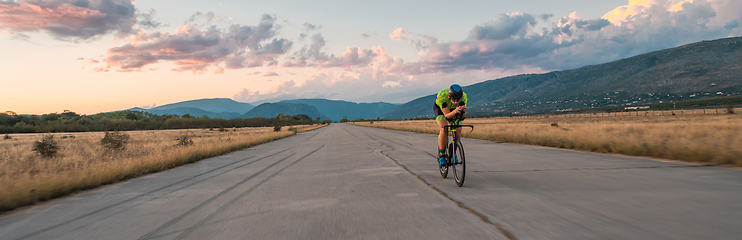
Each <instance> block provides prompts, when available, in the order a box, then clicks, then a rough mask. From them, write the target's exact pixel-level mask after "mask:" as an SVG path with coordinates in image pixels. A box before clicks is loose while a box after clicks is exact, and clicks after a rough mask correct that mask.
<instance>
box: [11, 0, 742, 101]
mask: <svg viewBox="0 0 742 240" xmlns="http://www.w3.org/2000/svg"><path fill="white" fill-rule="evenodd" d="M741 22H742V1H739V0H629V1H626V0H600V1H595V0H563V1H546V0H520V1H499V0H489V1H473V0H461V1H439V0H426V1H421V0H420V1H418V0H410V1H407V0H401V1H400V0H396V1H389V0H377V1H352V0H351V1H348V0H317V1H294V0H288V1H280V0H276V1H236V0H234V1H232V0H223V1H193V0H179V1H174V0H158V1H145V0H139V1H134V0H32V1H31V0H0V70H1V75H0V83H1V85H0V86H1V88H2V91H0V92H1V94H0V112H4V111H14V112H16V113H18V114H46V113H53V112H62V111H64V110H70V111H73V112H77V113H81V114H95V113H99V112H108V111H116V110H124V109H128V108H132V107H144V108H151V107H155V106H161V105H165V104H169V103H175V102H181V101H187V100H194V99H203V98H231V99H233V100H235V101H239V102H247V103H256V104H257V103H263V102H276V101H280V100H285V99H296V98H325V99H332V100H346V101H353V102H388V103H405V102H408V101H410V100H414V99H416V98H418V97H422V96H425V95H430V94H434V93H436V92H437V91H439V90H440V89H443V88H446V87H448V86H450V85H451V84H453V83H458V84H460V85H462V86H467V85H470V84H474V83H478V82H483V81H486V80H492V79H497V78H501V77H506V76H511V75H517V74H524V73H545V72H550V71H555V70H567V69H574V68H579V67H582V66H585V65H594V64H600V63H605V62H610V61H614V60H619V59H622V58H627V57H631V56H635V55H638V54H642V53H647V52H651V51H656V50H661V49H666V48H672V47H677V46H681V45H684V44H689V43H693V42H698V41H703V40H713V39H718V38H726V37H738V36H740V35H742V26H740V23H741ZM464 91H466V88H464Z"/></svg>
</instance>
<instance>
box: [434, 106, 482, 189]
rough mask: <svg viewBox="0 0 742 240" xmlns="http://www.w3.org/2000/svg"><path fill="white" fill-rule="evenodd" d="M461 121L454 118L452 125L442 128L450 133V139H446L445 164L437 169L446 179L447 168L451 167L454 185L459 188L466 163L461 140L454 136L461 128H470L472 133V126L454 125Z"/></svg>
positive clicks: (462, 181)
mask: <svg viewBox="0 0 742 240" xmlns="http://www.w3.org/2000/svg"><path fill="white" fill-rule="evenodd" d="M461 120H462V119H459V118H456V119H454V121H453V123H454V124H452V125H448V126H443V129H444V130H445V131H447V133H450V134H451V135H452V136H451V138H447V140H446V141H447V143H446V151H445V154H446V164H445V165H440V166H439V167H438V168H439V171H440V173H441V177H443V178H446V177H447V176H448V167H449V166H451V167H452V168H453V175H454V178H455V179H456V185H458V186H459V187H461V186H463V185H464V176H465V174H466V161H465V157H464V147H463V146H462V145H461V140H460V139H459V137H458V136H456V132H457V131H458V129H459V128H462V127H469V128H471V131H472V132H473V131H474V126H473V125H463V124H456V123H460V122H461ZM457 152H458V153H459V154H460V156H461V158H460V159H459V158H457V155H456V154H457ZM454 159H455V161H454ZM459 160H460V161H459ZM457 166H458V167H457ZM459 167H460V169H457V168H459ZM459 170H460V171H459Z"/></svg>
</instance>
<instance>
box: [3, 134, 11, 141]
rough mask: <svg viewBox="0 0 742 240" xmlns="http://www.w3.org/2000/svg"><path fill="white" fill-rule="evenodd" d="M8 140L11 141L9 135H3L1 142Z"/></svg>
mask: <svg viewBox="0 0 742 240" xmlns="http://www.w3.org/2000/svg"><path fill="white" fill-rule="evenodd" d="M8 139H13V138H12V137H10V135H8V134H5V136H4V137H3V140H8Z"/></svg>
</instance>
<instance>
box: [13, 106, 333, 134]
mask: <svg viewBox="0 0 742 240" xmlns="http://www.w3.org/2000/svg"><path fill="white" fill-rule="evenodd" d="M326 122H327V121H320V120H319V119H316V120H313V119H312V118H311V117H309V116H308V115H305V114H297V115H283V114H279V115H277V116H276V117H273V118H263V117H256V118H234V119H221V118H210V117H208V116H201V117H194V116H191V115H189V114H185V115H183V116H178V115H169V114H165V115H157V114H152V113H148V112H141V111H118V112H109V113H98V114H93V115H80V114H77V113H75V112H71V111H64V112H63V113H50V114H43V115H18V114H15V113H13V112H5V113H0V133H46V132H90V131H128V130H159V129H188V128H233V127H236V128H240V127H270V126H289V125H300V124H314V123H326Z"/></svg>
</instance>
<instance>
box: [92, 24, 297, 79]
mask: <svg viewBox="0 0 742 240" xmlns="http://www.w3.org/2000/svg"><path fill="white" fill-rule="evenodd" d="M274 22H275V17H272V16H270V15H263V17H262V19H261V21H260V23H259V24H258V25H256V26H244V25H239V24H233V25H231V26H230V27H229V28H228V29H218V28H217V27H215V26H211V27H208V28H198V27H195V26H193V25H190V24H186V25H184V26H181V27H179V28H177V30H176V32H175V33H172V34H171V33H163V32H153V33H145V32H143V31H139V32H137V33H136V34H135V35H133V36H132V37H131V38H129V40H130V41H129V42H128V43H126V44H124V45H122V46H119V47H114V48H110V49H108V51H107V52H108V56H107V57H106V58H105V60H104V61H105V62H106V63H107V66H108V68H118V69H121V70H132V69H141V68H142V67H144V66H147V65H150V64H155V63H158V62H172V63H173V64H175V65H176V68H174V69H172V70H173V71H178V72H182V71H192V72H194V73H203V72H205V71H207V69H209V68H217V64H224V65H225V66H226V69H240V68H253V67H261V66H266V65H267V66H272V65H276V64H277V61H276V58H277V57H278V56H281V55H284V54H285V53H286V52H288V50H289V49H290V48H291V45H292V42H291V41H289V40H286V39H283V38H281V39H277V38H273V37H274V36H275V35H276V31H275V28H276V26H275V25H274ZM270 39H272V40H270Z"/></svg>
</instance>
